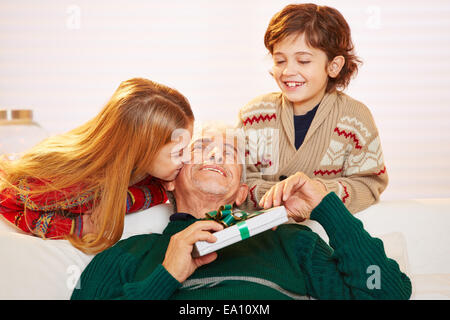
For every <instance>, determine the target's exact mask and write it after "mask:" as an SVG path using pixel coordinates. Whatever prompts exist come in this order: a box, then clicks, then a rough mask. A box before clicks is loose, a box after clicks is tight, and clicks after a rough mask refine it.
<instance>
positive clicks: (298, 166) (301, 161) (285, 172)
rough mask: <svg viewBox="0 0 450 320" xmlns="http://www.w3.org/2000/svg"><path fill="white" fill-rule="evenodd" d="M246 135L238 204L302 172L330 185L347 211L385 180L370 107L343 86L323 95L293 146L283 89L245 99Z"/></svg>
mask: <svg viewBox="0 0 450 320" xmlns="http://www.w3.org/2000/svg"><path fill="white" fill-rule="evenodd" d="M238 126H239V127H240V128H242V129H244V132H245V136H246V141H247V143H246V151H245V155H246V162H247V170H246V179H247V184H248V185H249V188H250V192H249V196H248V199H247V202H246V203H245V204H244V205H243V206H242V207H243V208H245V209H247V210H252V209H256V208H258V203H259V200H260V199H261V198H262V196H263V195H264V194H265V193H266V192H267V191H268V190H269V189H270V188H271V187H272V186H273V185H274V184H276V183H278V182H279V181H281V180H283V179H285V178H286V177H289V176H291V175H293V174H295V173H296V172H298V171H302V172H304V173H305V174H306V175H308V176H309V177H310V178H313V179H315V180H319V181H320V182H322V183H323V184H324V185H325V187H326V188H327V190H328V191H334V192H335V193H336V194H337V195H338V196H339V198H341V200H342V202H344V204H345V205H346V207H347V208H348V209H349V210H350V212H352V213H356V212H359V211H361V210H363V209H365V208H367V207H369V206H370V205H372V204H373V203H375V202H377V201H378V200H379V197H380V194H381V193H382V192H383V191H384V190H385V188H386V186H387V184H388V175H387V172H386V167H385V164H384V159H383V153H382V149H381V143H380V137H379V135H378V130H377V127H376V125H375V123H374V120H373V118H372V115H371V113H370V111H369V109H368V108H367V107H366V106H365V105H364V104H362V103H361V102H359V101H356V100H354V99H352V98H351V97H349V96H348V95H346V94H344V93H342V92H334V93H327V94H325V96H324V97H323V99H322V101H321V103H320V105H319V108H318V110H317V112H316V115H315V117H314V119H313V121H312V123H311V126H310V128H309V130H308V132H307V134H306V137H305V140H304V141H303V144H302V145H301V146H300V148H299V149H298V150H297V149H296V148H295V131H294V113H293V105H292V103H291V102H290V101H288V100H287V99H286V98H285V97H284V96H283V95H282V93H270V94H265V95H262V96H259V97H257V98H255V99H253V100H252V101H250V102H249V103H248V104H247V105H246V106H244V107H243V108H242V109H241V110H240V112H239V123H238Z"/></svg>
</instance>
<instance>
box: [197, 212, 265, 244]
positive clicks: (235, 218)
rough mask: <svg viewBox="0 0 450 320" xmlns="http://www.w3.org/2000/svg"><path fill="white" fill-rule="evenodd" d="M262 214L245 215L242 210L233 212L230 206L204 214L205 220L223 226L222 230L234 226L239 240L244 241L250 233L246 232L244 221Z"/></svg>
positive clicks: (246, 227)
mask: <svg viewBox="0 0 450 320" xmlns="http://www.w3.org/2000/svg"><path fill="white" fill-rule="evenodd" d="M261 213H262V212H260V211H257V212H254V213H247V212H245V211H242V210H233V205H232V204H226V205H223V206H220V208H219V209H218V210H214V211H210V212H207V213H206V214H205V216H206V217H205V220H214V221H217V222H219V223H220V224H222V225H223V227H224V228H228V227H231V226H232V225H236V226H237V227H238V229H239V232H240V234H241V238H242V240H243V239H246V238H248V237H250V231H249V230H248V226H247V223H246V222H245V220H247V219H250V218H252V217H254V216H257V215H259V214H261Z"/></svg>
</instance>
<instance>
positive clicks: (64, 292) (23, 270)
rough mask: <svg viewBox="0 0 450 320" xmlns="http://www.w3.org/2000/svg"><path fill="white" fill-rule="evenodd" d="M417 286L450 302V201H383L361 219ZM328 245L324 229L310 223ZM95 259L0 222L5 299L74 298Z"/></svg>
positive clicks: (154, 226)
mask: <svg viewBox="0 0 450 320" xmlns="http://www.w3.org/2000/svg"><path fill="white" fill-rule="evenodd" d="M171 212H172V211H171V206H170V205H168V204H163V205H159V206H156V207H153V208H151V209H148V210H145V211H141V212H139V213H134V214H130V215H127V216H126V219H125V230H124V234H123V236H122V239H125V238H127V237H130V236H132V235H135V234H142V233H150V232H156V233H160V232H161V231H162V230H163V229H164V228H165V226H166V225H167V223H168V221H169V215H170V214H171ZM356 216H357V217H358V218H359V219H361V220H362V221H363V223H364V226H365V228H366V230H367V231H368V232H370V233H371V234H372V235H373V236H376V237H379V238H381V239H382V240H383V241H384V245H385V249H386V252H387V255H388V256H389V257H391V258H393V259H395V260H396V261H397V262H398V263H399V265H400V268H401V269H402V271H404V272H405V273H407V274H408V275H409V277H410V278H411V280H412V283H413V296H412V299H450V254H449V247H450V233H449V231H450V199H427V200H405V201H381V202H380V203H378V204H376V205H374V206H372V207H370V208H369V209H367V210H364V211H363V212H360V213H358V214H357V215H356ZM305 224H306V225H308V226H309V227H310V228H311V229H312V230H314V231H315V232H317V233H318V234H320V235H321V236H322V238H324V239H325V240H326V241H328V237H327V235H326V233H325V231H324V230H323V228H322V227H321V226H320V225H319V224H318V223H316V222H314V221H308V222H306V223H305ZM91 259H92V256H89V255H85V254H83V253H82V252H81V251H79V250H77V249H75V248H73V247H72V246H71V245H70V244H69V243H68V242H67V241H65V240H42V239H40V238H36V237H32V236H29V235H25V234H23V233H22V232H21V231H20V230H18V229H17V228H15V227H14V226H13V225H12V224H10V223H8V222H7V221H6V220H4V219H3V218H2V217H0V261H1V262H0V299H62V300H65V299H69V298H70V295H71V293H72V290H73V288H74V286H75V285H76V283H77V280H78V277H79V276H80V274H81V272H82V270H83V269H84V268H85V267H86V265H87V264H88V263H89V261H90V260H91Z"/></svg>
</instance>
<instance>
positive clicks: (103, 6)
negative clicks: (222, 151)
mask: <svg viewBox="0 0 450 320" xmlns="http://www.w3.org/2000/svg"><path fill="white" fill-rule="evenodd" d="M288 3H289V1H276V0H245V1H242V0H239V1H198V0H189V1H175V0H168V1H138V0H128V1H105V0H96V1H81V0H79V1H77V0H74V1H62V0H45V1H44V0H43V1H35V0H34V1H31V0H19V1H17V0H1V1H0V109H1V108H20V107H29V108H33V109H34V110H35V117H36V120H37V121H38V122H39V123H40V124H41V125H42V126H43V127H44V128H45V129H47V131H49V132H50V133H60V132H64V131H66V130H68V129H70V128H73V127H75V126H77V125H79V124H81V123H83V122H85V121H86V120H88V119H89V118H90V117H92V116H93V115H94V114H95V113H96V112H97V111H98V110H99V109H100V108H101V106H102V105H103V103H104V102H105V101H107V100H108V98H109V97H110V96H111V94H112V93H113V91H114V90H115V88H116V87H117V86H118V84H119V83H120V81H122V80H125V79H127V78H131V77H135V76H142V77H147V78H150V79H153V80H156V81H159V82H162V83H165V84H167V85H170V86H173V87H175V88H177V89H179V90H180V91H181V92H182V93H184V94H185V95H186V96H187V97H188V98H189V100H190V101H191V103H192V106H193V108H194V112H195V115H196V117H197V119H198V120H200V121H205V120H209V119H222V120H223V119H226V120H227V121H228V122H230V123H235V121H236V116H237V112H238V110H239V108H240V107H242V106H243V105H244V104H245V103H246V102H247V101H248V100H250V99H251V98H253V97H254V96H256V95H259V94H261V93H265V92H268V91H277V90H278V88H277V87H276V85H275V83H274V81H273V80H272V79H271V77H270V76H269V74H268V72H267V70H268V69H269V67H270V58H269V57H268V56H267V53H266V50H265V48H264V45H263V35H264V31H265V28H266V26H267V23H268V21H269V19H270V18H271V16H272V15H273V14H274V13H275V12H276V11H278V10H280V9H281V8H282V7H283V6H284V5H286V4H288ZM319 4H327V5H330V6H333V7H335V8H337V9H338V10H340V11H341V12H342V13H343V15H344V16H345V17H346V18H347V20H348V22H349V24H350V26H351V28H352V32H353V37H354V42H355V45H356V50H357V53H358V54H359V55H360V56H361V57H362V58H363V60H364V65H363V67H362V68H361V70H360V72H359V75H358V77H357V78H356V79H355V80H354V81H353V82H352V83H351V85H350V88H349V89H348V90H347V92H348V93H349V94H350V95H351V96H353V97H354V98H356V99H358V100H361V101H362V102H364V103H365V104H366V105H367V106H368V107H369V108H370V109H371V110H372V113H373V115H374V117H375V120H376V122H377V125H378V128H379V130H380V134H381V139H382V144H383V148H384V152H385V160H386V163H387V168H388V170H389V175H390V179H391V181H390V185H389V187H388V189H387V190H386V192H385V193H384V194H383V198H384V199H393V198H395V199H399V198H402V199H404V198H424V197H450V160H449V159H450V80H449V79H450V77H449V74H450V32H449V31H448V30H450V2H449V1H444V0H441V1H438V0H429V1H426V2H424V1H403V0H396V1H387V0H380V1H375V0H373V1H343V0H339V1H321V2H319Z"/></svg>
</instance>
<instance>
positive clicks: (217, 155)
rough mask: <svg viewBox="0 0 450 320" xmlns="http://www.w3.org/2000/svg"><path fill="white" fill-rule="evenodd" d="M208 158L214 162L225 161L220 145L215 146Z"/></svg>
mask: <svg viewBox="0 0 450 320" xmlns="http://www.w3.org/2000/svg"><path fill="white" fill-rule="evenodd" d="M206 159H207V160H208V161H213V162H214V163H222V161H223V154H222V152H221V151H220V150H219V148H218V147H214V148H213V149H212V150H211V151H210V152H209V153H208V155H207V157H206Z"/></svg>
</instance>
